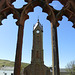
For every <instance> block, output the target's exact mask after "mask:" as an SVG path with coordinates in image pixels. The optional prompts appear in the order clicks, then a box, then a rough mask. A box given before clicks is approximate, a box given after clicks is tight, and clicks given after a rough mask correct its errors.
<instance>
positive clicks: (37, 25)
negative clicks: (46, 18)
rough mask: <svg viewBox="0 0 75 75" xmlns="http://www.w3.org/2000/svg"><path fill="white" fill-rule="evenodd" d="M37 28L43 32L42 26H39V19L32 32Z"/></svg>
mask: <svg viewBox="0 0 75 75" xmlns="http://www.w3.org/2000/svg"><path fill="white" fill-rule="evenodd" d="M37 27H39V28H40V29H41V30H42V31H43V26H42V25H41V24H40V22H39V19H38V20H37V23H36V24H35V25H34V27H33V30H35V29H36V28H37Z"/></svg>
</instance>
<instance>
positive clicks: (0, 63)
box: [0, 59, 29, 68]
mask: <svg viewBox="0 0 75 75" xmlns="http://www.w3.org/2000/svg"><path fill="white" fill-rule="evenodd" d="M28 65H29V64H28V63H23V62H22V64H21V68H24V67H26V66H28ZM2 66H9V67H14V62H13V61H9V60H2V59H0V67H2Z"/></svg>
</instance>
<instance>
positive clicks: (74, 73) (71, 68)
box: [66, 61, 75, 75]
mask: <svg viewBox="0 0 75 75" xmlns="http://www.w3.org/2000/svg"><path fill="white" fill-rule="evenodd" d="M66 71H67V72H69V75H75V61H71V62H70V63H68V64H67V66H66Z"/></svg>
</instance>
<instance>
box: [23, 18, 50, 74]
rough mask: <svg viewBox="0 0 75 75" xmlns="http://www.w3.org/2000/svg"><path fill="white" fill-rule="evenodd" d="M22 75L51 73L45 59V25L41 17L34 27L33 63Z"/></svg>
mask: <svg viewBox="0 0 75 75" xmlns="http://www.w3.org/2000/svg"><path fill="white" fill-rule="evenodd" d="M22 75H50V69H49V68H48V67H46V66H45V65H44V61H43V26H42V25H41V24H40V22H39V19H38V21H37V23H36V24H35V26H34V27H33V46H32V58H31V64H30V65H28V66H27V67H25V68H24V70H23V72H22Z"/></svg>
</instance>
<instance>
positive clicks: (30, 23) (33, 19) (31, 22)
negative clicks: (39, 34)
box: [22, 6, 52, 66]
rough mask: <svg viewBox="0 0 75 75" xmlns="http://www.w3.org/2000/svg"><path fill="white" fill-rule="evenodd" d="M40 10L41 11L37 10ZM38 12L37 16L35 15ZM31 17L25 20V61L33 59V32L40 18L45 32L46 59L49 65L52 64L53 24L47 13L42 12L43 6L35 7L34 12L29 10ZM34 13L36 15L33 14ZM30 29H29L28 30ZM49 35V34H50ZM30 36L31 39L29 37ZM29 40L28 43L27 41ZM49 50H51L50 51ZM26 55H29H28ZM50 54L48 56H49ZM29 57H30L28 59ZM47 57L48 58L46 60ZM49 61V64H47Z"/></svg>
mask: <svg viewBox="0 0 75 75" xmlns="http://www.w3.org/2000/svg"><path fill="white" fill-rule="evenodd" d="M37 10H39V11H37ZM36 14H37V16H35V15H36ZM28 15H29V19H28V20H26V22H25V28H24V38H25V39H24V42H23V52H22V53H23V58H24V57H25V58H24V59H22V60H23V61H25V62H28V63H30V62H31V61H30V60H31V50H32V34H33V32H32V31H33V26H34V24H35V23H36V22H37V19H38V18H39V21H40V23H41V24H42V25H43V29H44V33H43V42H44V46H43V47H44V55H45V56H44V61H45V64H46V65H47V66H51V64H52V58H51V57H52V54H51V53H52V52H51V26H50V22H49V21H48V20H47V19H46V17H47V14H46V13H43V12H42V8H41V7H40V6H37V7H35V8H34V12H29V13H28ZM32 15H34V16H32ZM27 30H28V31H27ZM48 35H49V36H48ZM28 37H29V39H28ZM27 40H28V41H29V42H28V43H26V41H27ZM46 44H47V46H46ZM27 45H28V46H30V47H28V46H27ZM27 47H28V48H27ZM26 48H27V50H26ZM48 51H49V52H48ZM26 55H29V57H27V56H26ZM47 55H48V57H47ZM27 58H28V59H27ZM46 59H47V60H46ZM47 63H48V64H47Z"/></svg>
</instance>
